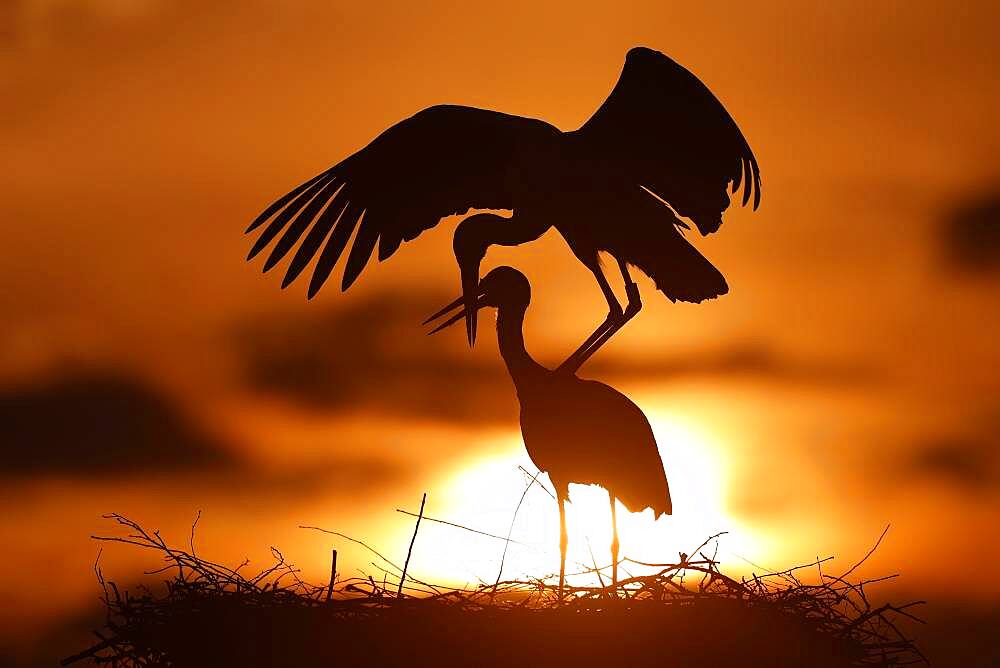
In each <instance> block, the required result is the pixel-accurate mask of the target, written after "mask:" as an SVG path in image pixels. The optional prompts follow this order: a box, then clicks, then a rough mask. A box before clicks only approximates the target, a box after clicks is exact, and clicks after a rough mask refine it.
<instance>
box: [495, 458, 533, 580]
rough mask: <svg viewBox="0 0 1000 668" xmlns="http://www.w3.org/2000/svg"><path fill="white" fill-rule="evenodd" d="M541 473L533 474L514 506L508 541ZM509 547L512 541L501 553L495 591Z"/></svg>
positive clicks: (504, 546) (505, 544) (505, 545)
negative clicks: (526, 497)
mask: <svg viewBox="0 0 1000 668" xmlns="http://www.w3.org/2000/svg"><path fill="white" fill-rule="evenodd" d="M540 475H542V472H541V471H539V472H538V473H536V474H535V475H533V476H532V477H531V482H529V483H528V486H527V487H525V488H524V491H523V492H521V500H520V501H518V502H517V507H516V508H514V516H513V517H511V518H510V528H509V529H508V530H507V540H508V541H510V535H511V534H512V533H514V522H516V521H517V511H519V510H520V509H521V504H522V503H524V497H525V496H527V495H528V490H529V489H531V486H532V485H534V484H535V483H536V482H538V476H540ZM543 489H544V488H543ZM508 547H510V543H509V542H507V543H504V545H503V554H501V555H500V570H499V571H497V581H496V582H494V583H493V591H496V589H497V587H498V586H499V585H500V576H501V575H503V563H504V561H506V559H507V548H508Z"/></svg>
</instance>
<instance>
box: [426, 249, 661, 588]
mask: <svg viewBox="0 0 1000 668" xmlns="http://www.w3.org/2000/svg"><path fill="white" fill-rule="evenodd" d="M530 301H531V285H530V284H529V283H528V279H526V278H525V277H524V274H522V273H521V272H519V271H518V270H516V269H514V268H512V267H497V268H496V269H494V270H493V271H491V272H489V273H488V274H486V276H484V277H483V280H482V281H481V282H480V284H479V287H478V289H477V291H476V292H475V293H474V295H473V304H472V308H474V309H476V310H477V311H478V310H479V309H481V308H484V307H487V306H492V307H494V308H496V309H497V343H498V344H499V346H500V355H501V356H502V357H503V361H504V363H505V364H506V365H507V371H508V372H509V373H510V377H511V379H512V380H513V381H514V388H515V389H516V390H517V400H518V403H519V404H520V406H521V436H522V438H523V439H524V447H525V449H526V450H527V451H528V456H529V457H530V458H531V461H532V462H533V463H534V465H535V466H536V467H538V469H539V470H541V471H545V472H546V473H548V474H549V479H550V480H551V481H552V485H553V486H554V487H555V490H556V496H557V498H558V502H559V595H560V598H561V597H562V590H563V584H564V582H565V579H566V547H567V544H568V537H567V534H566V500H567V498H568V497H569V484H570V483H579V484H594V485H600V486H601V487H603V488H604V489H606V490H607V491H608V500H609V501H610V503H611V526H612V539H611V564H612V565H611V580H612V583H613V584H614V586H615V587H617V586H618V548H619V542H618V519H617V514H616V512H615V501H616V500H620V501H621V502H622V503H623V504H624V505H625V507H626V508H627V509H628V510H630V511H641V510H644V509H645V508H652V509H653V516H654V517H659V516H660V515H661V514H664V515H669V514H670V513H671V503H670V489H669V488H668V486H667V476H666V474H665V473H664V472H663V462H662V460H661V459H660V453H659V450H658V449H657V447H656V439H655V438H654V437H653V430H652V429H651V428H650V426H649V420H647V419H646V416H645V415H644V414H643V412H642V411H641V410H640V409H639V407H638V406H636V405H635V404H634V403H632V401H631V400H629V398H628V397H626V396H625V395H624V394H622V393H621V392H619V391H618V390H616V389H614V388H612V387H609V386H608V385H605V384H604V383H599V382H597V381H594V380H582V379H580V378H577V377H576V375H575V372H576V367H574V366H570V367H568V368H566V369H565V370H563V371H560V370H555V371H552V370H549V369H546V368H545V367H543V366H542V365H541V364H539V363H538V362H536V361H535V360H534V359H532V357H531V355H529V354H528V351H527V350H526V349H525V347H524V334H523V329H524V314H525V312H526V311H527V309H528V303H529V302H530ZM468 308H469V307H468V306H466V302H465V298H464V297H459V298H458V299H456V300H455V301H454V302H452V303H451V304H449V305H448V306H446V307H444V308H443V309H441V310H440V311H438V312H437V313H435V314H434V315H432V316H431V317H430V318H428V319H427V321H426V322H428V323H429V322H432V321H434V320H436V319H438V318H442V317H445V316H447V315H448V314H449V313H452V312H453V311H456V310H457V311H458V313H455V314H452V315H451V316H450V317H449V318H448V319H447V320H444V321H442V322H441V323H440V324H439V325H438V326H437V327H436V328H435V329H434V330H433V331H432V332H431V333H434V332H438V331H440V330H442V329H444V328H445V327H448V326H449V325H451V324H454V323H455V322H458V321H459V320H461V319H462V318H467V317H468V316H469V315H470V314H469V313H468V312H467V311H466V309H468Z"/></svg>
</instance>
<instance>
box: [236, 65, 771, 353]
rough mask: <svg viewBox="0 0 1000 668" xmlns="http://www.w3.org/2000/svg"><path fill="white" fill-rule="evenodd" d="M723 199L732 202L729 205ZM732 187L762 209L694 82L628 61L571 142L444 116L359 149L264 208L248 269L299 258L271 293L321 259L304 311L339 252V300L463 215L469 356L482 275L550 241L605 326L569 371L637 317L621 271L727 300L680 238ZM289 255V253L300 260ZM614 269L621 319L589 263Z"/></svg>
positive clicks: (494, 116) (536, 128) (491, 121)
mask: <svg viewBox="0 0 1000 668" xmlns="http://www.w3.org/2000/svg"><path fill="white" fill-rule="evenodd" d="M730 186H731V190H730ZM741 186H742V189H743V192H742V204H743V205H744V206H745V205H746V204H747V203H748V202H749V201H750V200H751V199H752V200H753V208H754V209H756V208H757V206H758V204H759V203H760V195H761V188H760V170H759V168H758V166H757V160H756V158H755V157H754V154H753V152H752V151H751V150H750V146H749V144H748V143H747V141H746V139H745V138H744V136H743V133H742V132H741V131H740V129H739V127H738V126H737V125H736V122H735V121H734V120H733V118H732V117H731V116H730V115H729V113H728V112H727V111H726V109H725V108H724V107H723V106H722V103H720V102H719V100H718V99H717V98H716V97H715V96H714V95H713V94H712V92H711V91H709V89H708V88H707V87H706V86H705V85H704V84H703V83H702V82H701V81H700V80H699V79H698V78H697V77H696V76H695V75H694V74H692V73H691V72H689V71H688V70H687V69H685V68H684V67H682V66H681V65H679V64H678V63H676V62H674V61H673V60H671V59H670V58H668V57H667V56H665V55H663V54H662V53H660V52H658V51H654V50H652V49H648V48H645V47H637V48H634V49H631V50H630V51H629V52H628V54H627V56H626V58H625V65H624V68H623V69H622V72H621V75H620V77H619V79H618V82H617V84H616V85H615V87H614V89H613V90H612V91H611V94H610V95H609V96H608V98H607V99H606V100H605V101H604V104H602V105H601V107H600V108H599V109H598V110H597V111H596V112H595V113H594V115H593V116H591V117H590V119H589V120H588V121H587V122H586V123H584V124H583V126H581V127H580V128H578V129H576V130H571V131H566V132H563V131H561V130H559V129H558V128H556V127H554V126H553V125H550V124H549V123H546V122H545V121H541V120H537V119H533V118H524V117H520V116H512V115H509V114H503V113H500V112H496V111H488V110H485V109H476V108H473V107H463V106H455V105H440V106H433V107H429V108H427V109H424V110H423V111H420V112H418V113H417V114H415V115H413V116H411V117H410V118H407V119H405V120H403V121H400V122H399V123H397V124H396V125H393V126H392V127H390V128H389V129H388V130H386V131H385V132H383V133H382V134H380V135H379V136H378V137H376V138H375V139H374V140H373V141H372V142H371V143H370V144H368V146H366V147H365V148H363V149H361V150H360V151H358V152H357V153H355V154H353V155H351V156H349V157H348V158H346V159H344V160H343V161H341V162H339V163H337V164H336V165H334V166H333V167H331V168H329V169H328V170H326V171H325V172H323V173H321V174H319V175H317V176H315V177H313V178H312V179H310V180H309V181H306V182H305V183H303V184H302V185H300V186H299V187H297V188H295V189H294V190H292V191H291V192H290V193H288V194H287V195H285V196H283V197H281V198H280V199H278V200H277V201H276V202H274V203H273V204H271V205H270V206H269V207H267V208H266V209H265V210H264V211H263V212H262V213H261V214H260V215H259V216H258V217H257V219H256V220H254V221H253V223H252V224H251V225H250V226H249V228H248V229H247V232H248V233H249V232H251V231H254V230H258V229H261V228H262V229H261V231H260V234H259V236H258V237H257V238H256V241H255V242H254V244H253V247H252V248H251V250H250V253H249V256H248V259H252V258H253V257H255V256H257V255H258V254H259V253H260V252H261V251H263V250H264V249H265V248H268V247H270V249H271V250H270V253H269V254H268V256H267V259H266V260H265V262H264V266H263V269H264V271H265V272H266V271H268V270H270V269H271V268H273V267H274V266H275V265H276V264H277V263H278V262H280V261H281V260H282V259H283V258H285V257H286V256H287V255H288V254H289V253H291V252H292V251H293V249H294V251H295V252H294V253H293V254H292V258H291V261H290V262H289V264H288V267H287V269H286V271H285V276H284V279H283V280H282V283H281V285H282V287H283V288H284V287H286V286H288V285H289V284H290V283H291V282H292V281H294V280H295V279H296V278H297V277H298V276H299V275H300V274H301V273H302V272H303V271H304V270H305V269H306V267H307V266H308V265H309V264H310V262H311V261H312V260H313V259H314V258H316V262H315V265H314V267H313V270H312V277H311V279H310V282H309V288H308V296H309V297H310V298H312V297H313V296H314V295H315V294H316V292H317V291H318V290H319V289H320V287H321V286H322V285H323V284H324V283H325V282H326V280H327V278H328V277H329V276H330V273H331V272H332V271H333V268H334V266H335V265H336V264H337V261H338V260H339V259H340V257H341V256H342V255H344V254H345V251H347V246H348V245H349V242H350V241H351V239H352V237H353V243H352V244H350V246H351V247H350V252H349V253H347V259H346V262H345V264H344V271H343V277H342V280H341V289H342V290H346V289H347V288H349V287H350V286H351V285H352V284H353V283H354V281H355V280H357V278H358V276H359V274H360V273H361V271H362V270H363V269H364V268H365V265H366V264H367V263H368V260H369V259H370V257H371V255H372V253H373V252H374V251H375V247H376V245H377V246H378V259H379V260H380V261H381V260H385V259H387V258H389V257H390V256H391V255H392V254H393V253H395V252H396V250H397V249H398V248H399V246H400V245H401V244H402V243H403V242H404V241H411V240H413V239H415V238H416V237H417V236H418V235H419V234H420V233H421V232H423V231H424V230H427V229H430V228H431V227H434V226H435V225H437V224H438V222H439V221H440V220H441V219H442V218H444V217H448V216H451V215H456V214H458V215H464V214H467V213H468V212H470V210H474V209H493V210H497V209H506V210H511V211H512V212H513V214H512V215H511V216H510V217H504V216H500V215H496V214H493V213H481V212H480V213H474V214H473V215H471V216H469V217H467V218H465V219H464V220H463V221H462V222H461V223H459V225H458V226H457V228H456V229H455V233H454V238H453V246H454V248H453V250H454V253H455V257H456V260H457V261H458V266H459V270H460V275H461V285H462V290H463V296H464V303H465V305H466V314H467V318H468V319H467V324H466V330H467V336H468V339H469V344H470V345H473V344H474V343H475V337H476V313H475V312H476V309H475V308H473V305H474V303H475V294H476V291H477V289H478V285H479V266H480V262H481V261H482V259H483V258H484V257H485V255H486V251H487V249H488V248H489V247H490V246H491V245H503V246H514V245H519V244H522V243H526V242H529V241H532V240H534V239H537V238H538V237H540V236H541V235H542V234H543V233H544V232H545V231H546V230H548V229H549V228H550V227H555V228H556V229H557V230H558V231H559V232H560V233H561V234H562V236H563V238H565V240H566V241H567V243H568V244H569V247H570V249H571V250H572V251H573V253H574V255H576V257H577V258H578V259H579V260H580V262H582V263H583V264H584V266H586V267H587V269H589V270H590V271H591V273H593V275H594V278H595V279H596V280H597V283H598V285H599V286H600V289H601V292H602V293H603V294H604V297H605V298H606V299H607V302H608V315H607V317H606V318H605V319H604V321H603V322H602V323H601V324H600V325H599V326H598V327H597V329H596V330H595V331H594V332H593V334H591V335H590V336H589V337H588V338H587V339H586V340H585V341H584V342H583V344H581V346H580V347H579V348H578V349H577V351H576V353H574V355H572V356H570V357H569V358H568V359H567V361H566V364H565V365H564V368H569V367H572V366H574V365H578V363H579V362H582V361H583V360H586V359H587V358H588V357H589V356H590V355H592V354H593V352H594V351H596V350H597V348H598V347H600V346H601V345H603V343H604V342H605V341H607V340H608V339H609V338H610V337H611V336H612V335H613V334H614V333H615V332H617V331H618V330H619V329H620V328H621V327H622V326H623V325H624V324H625V322H627V321H628V320H629V319H631V318H632V317H633V316H635V314H636V313H638V312H639V310H640V309H641V308H642V302H641V299H640V295H639V288H638V286H637V285H636V284H635V282H634V281H633V280H632V277H631V275H630V273H629V265H632V266H635V267H637V268H638V269H640V270H641V271H642V272H643V273H645V274H647V275H648V276H650V277H651V278H652V279H653V281H654V282H655V284H656V286H657V288H658V289H659V290H661V291H662V292H663V293H664V294H665V295H666V296H667V297H668V298H669V299H670V300H671V301H676V300H681V301H686V302H695V303H697V302H701V301H702V300H705V299H712V298H714V297H718V296H720V295H723V294H725V293H726V292H727V291H728V286H727V284H726V280H725V278H723V276H722V274H721V273H720V272H719V271H718V270H717V269H716V268H715V267H714V266H713V265H712V264H711V263H710V262H709V261H708V260H707V259H705V257H703V256H702V255H701V254H700V253H699V252H698V251H697V250H696V249H695V248H694V247H693V246H691V245H690V244H689V243H688V242H687V241H686V240H685V239H684V237H683V236H682V235H681V232H680V230H681V228H684V229H690V227H689V226H688V224H687V223H686V222H685V221H684V220H683V218H687V219H688V221H690V222H693V223H694V225H695V226H696V227H697V229H698V231H699V232H701V234H702V235H707V234H711V233H712V232H715V231H716V230H718V229H719V226H720V225H721V224H722V213H723V211H725V210H726V208H727V207H728V206H729V204H730V192H731V193H733V194H734V195H735V194H736V193H737V191H738V190H739V188H740V187H741ZM296 244H298V245H297V247H296ZM600 251H604V252H606V253H608V254H610V255H611V256H612V257H614V259H615V261H616V262H617V265H618V270H619V271H620V272H621V275H622V278H623V280H624V282H625V288H626V295H627V298H628V301H627V304H626V306H625V308H624V309H623V308H622V306H621V304H620V303H619V302H618V300H617V298H616V297H615V294H614V292H613V291H612V289H611V286H610V285H609V283H608V279H607V277H606V276H605V275H604V272H603V271H602V268H601V265H600V262H599V260H598V253H599V252H600Z"/></svg>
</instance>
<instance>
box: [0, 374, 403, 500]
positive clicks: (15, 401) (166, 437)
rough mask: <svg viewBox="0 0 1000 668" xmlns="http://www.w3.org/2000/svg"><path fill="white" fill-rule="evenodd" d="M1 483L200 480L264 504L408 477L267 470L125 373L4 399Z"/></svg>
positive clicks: (329, 466)
mask: <svg viewBox="0 0 1000 668" xmlns="http://www.w3.org/2000/svg"><path fill="white" fill-rule="evenodd" d="M0 424H2V425H3V446H2V465H0V477H5V478H8V479H11V478H32V477H38V476H52V475H59V476H71V477H81V478H98V477H108V476H122V475H135V476H140V477H143V478H149V477H159V476H162V475H183V476H185V477H186V478H189V479H194V480H201V479H204V480H206V482H207V483H208V485H209V486H210V487H211V488H212V489H214V490H224V491H226V493H227V494H228V495H229V496H230V497H235V498H237V499H238V498H241V497H243V496H245V497H246V498H247V499H248V500H253V501H262V500H263V501H266V500H268V499H274V498H287V497H292V496H301V495H310V494H315V493H320V492H322V493H324V494H331V493H334V494H340V495H358V494H366V493H371V492H374V491H377V490H379V489H383V488H385V487H386V486H388V485H390V484H393V483H396V482H398V481H399V480H400V479H401V478H402V477H403V475H404V474H405V471H404V470H402V468H401V467H400V466H399V465H398V463H393V462H389V461H385V460H384V459H381V458H373V457H369V456H363V455H357V456H356V455H344V454H335V455H331V457H330V458H329V459H327V460H321V461H310V462H308V463H307V464H306V463H304V464H303V465H302V466H298V467H296V466H291V467H288V468H284V469H282V470H271V469H266V468H262V467H257V466H253V465H252V464H251V463H250V462H248V461H245V460H243V459H242V458H240V457H239V456H238V454H237V453H238V451H239V449H238V448H237V447H234V444H231V443H228V442H225V441H223V440H222V439H220V438H218V437H216V436H213V435H211V434H209V433H208V432H207V431H206V430H204V429H203V428H201V427H200V426H199V425H198V424H196V423H195V422H194V421H193V420H191V419H190V418H189V417H187V416H186V415H185V414H184V412H183V411H182V410H180V408H179V407H178V406H177V405H176V404H175V402H174V400H173V399H172V397H170V396H169V395H167V394H165V393H162V392H160V391H158V390H157V389H155V388H153V387H151V386H149V385H147V384H145V383H144V382H143V381H141V380H139V379H137V378H135V377H132V376H129V375H127V374H125V373H122V372H116V371H111V370H87V371H74V372H69V373H65V374H63V375H58V376H53V377H50V378H48V379H46V380H40V381H35V382H33V383H31V384H26V385H17V386H11V387H6V388H3V389H0Z"/></svg>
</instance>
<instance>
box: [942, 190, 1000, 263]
mask: <svg viewBox="0 0 1000 668" xmlns="http://www.w3.org/2000/svg"><path fill="white" fill-rule="evenodd" d="M941 227H942V234H943V239H944V244H945V248H946V251H947V254H948V259H949V261H950V263H951V264H952V265H953V266H954V267H955V268H956V269H958V270H960V271H964V272H967V273H983V272H996V271H1000V188H997V189H996V190H993V191H991V192H988V193H982V194H979V195H976V196H974V197H970V198H969V199H968V200H966V201H964V202H961V203H959V204H958V205H957V206H955V207H953V208H952V209H951V210H950V211H949V212H948V213H947V214H946V215H945V217H944V220H943V222H942V226H941Z"/></svg>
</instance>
